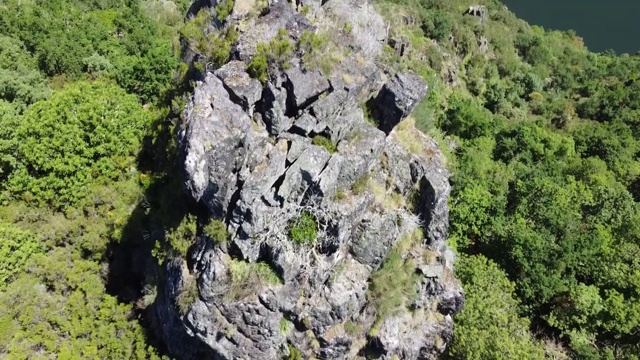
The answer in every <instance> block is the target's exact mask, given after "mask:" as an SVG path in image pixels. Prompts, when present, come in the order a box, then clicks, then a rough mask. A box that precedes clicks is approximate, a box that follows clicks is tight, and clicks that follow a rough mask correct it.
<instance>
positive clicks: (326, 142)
mask: <svg viewBox="0 0 640 360" xmlns="http://www.w3.org/2000/svg"><path fill="white" fill-rule="evenodd" d="M313 145H318V146H322V147H323V148H325V149H327V151H328V152H329V154H333V153H335V152H336V151H338V147H337V146H336V144H334V143H333V142H332V141H331V140H330V139H329V138H326V137H324V136H322V135H316V136H314V137H313Z"/></svg>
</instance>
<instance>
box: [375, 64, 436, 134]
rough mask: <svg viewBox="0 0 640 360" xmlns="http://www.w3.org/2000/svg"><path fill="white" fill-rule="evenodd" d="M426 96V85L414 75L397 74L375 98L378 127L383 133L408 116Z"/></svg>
mask: <svg viewBox="0 0 640 360" xmlns="http://www.w3.org/2000/svg"><path fill="white" fill-rule="evenodd" d="M426 94H427V85H426V84H425V82H424V80H422V78H420V76H418V75H417V74H415V73H412V72H407V73H398V74H396V75H395V76H394V77H392V78H391V79H390V80H389V81H388V82H387V83H386V84H385V85H384V86H383V87H382V90H380V93H379V94H378V97H377V98H376V107H377V109H378V111H379V119H378V120H379V123H380V124H379V127H380V130H382V131H384V132H385V133H387V134H388V133H389V132H391V130H393V128H394V127H395V126H396V125H397V124H398V123H399V122H400V121H402V119H404V118H405V117H407V116H409V114H411V112H412V111H413V109H414V108H415V107H416V106H418V104H419V103H420V101H421V100H422V98H424V96H425V95H426Z"/></svg>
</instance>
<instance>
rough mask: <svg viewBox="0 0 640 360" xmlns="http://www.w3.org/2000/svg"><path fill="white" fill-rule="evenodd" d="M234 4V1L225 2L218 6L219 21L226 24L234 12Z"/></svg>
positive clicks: (226, 0)
mask: <svg viewBox="0 0 640 360" xmlns="http://www.w3.org/2000/svg"><path fill="white" fill-rule="evenodd" d="M234 3H235V1H234V0H223V1H221V2H220V3H219V4H218V6H216V17H217V19H218V21H220V22H224V21H225V20H227V18H228V17H229V15H231V12H232V11H233V5H234Z"/></svg>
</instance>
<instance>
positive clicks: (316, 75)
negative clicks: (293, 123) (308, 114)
mask: <svg viewBox="0 0 640 360" xmlns="http://www.w3.org/2000/svg"><path fill="white" fill-rule="evenodd" d="M285 74H286V76H287V80H288V82H287V84H286V86H287V87H288V89H289V101H290V103H291V104H290V107H292V108H293V109H296V110H297V109H300V108H303V107H305V106H306V105H307V104H309V102H311V101H313V100H314V99H315V98H317V97H318V96H320V94H322V93H324V92H325V91H327V90H329V86H330V85H329V81H327V79H326V78H325V77H324V75H323V74H322V72H321V71H320V70H317V69H311V70H306V71H302V70H301V69H300V68H299V67H294V68H292V69H289V70H287V71H286V72H285Z"/></svg>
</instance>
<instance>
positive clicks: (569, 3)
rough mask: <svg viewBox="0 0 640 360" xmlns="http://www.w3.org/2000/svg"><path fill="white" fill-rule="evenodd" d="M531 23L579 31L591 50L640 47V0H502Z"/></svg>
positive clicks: (629, 50)
mask: <svg viewBox="0 0 640 360" xmlns="http://www.w3.org/2000/svg"><path fill="white" fill-rule="evenodd" d="M502 2H503V3H504V4H505V5H507V7H508V8H509V10H511V11H512V12H514V13H515V14H516V15H517V16H518V17H519V18H521V19H524V20H526V21H527V22H528V23H529V24H531V25H540V26H542V27H544V28H545V29H557V30H570V29H573V30H575V31H576V33H577V34H578V36H580V37H582V38H583V39H584V42H585V44H586V45H587V47H588V48H589V50H591V51H595V52H601V51H604V50H607V49H613V50H614V51H615V52H617V53H619V54H622V53H629V54H635V53H636V52H637V51H638V50H640V0H538V1H532V0H502Z"/></svg>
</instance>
